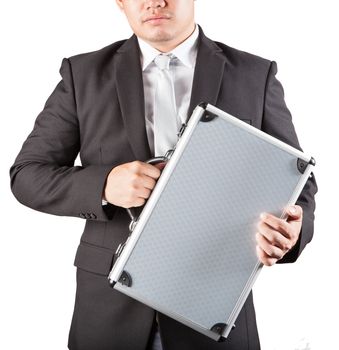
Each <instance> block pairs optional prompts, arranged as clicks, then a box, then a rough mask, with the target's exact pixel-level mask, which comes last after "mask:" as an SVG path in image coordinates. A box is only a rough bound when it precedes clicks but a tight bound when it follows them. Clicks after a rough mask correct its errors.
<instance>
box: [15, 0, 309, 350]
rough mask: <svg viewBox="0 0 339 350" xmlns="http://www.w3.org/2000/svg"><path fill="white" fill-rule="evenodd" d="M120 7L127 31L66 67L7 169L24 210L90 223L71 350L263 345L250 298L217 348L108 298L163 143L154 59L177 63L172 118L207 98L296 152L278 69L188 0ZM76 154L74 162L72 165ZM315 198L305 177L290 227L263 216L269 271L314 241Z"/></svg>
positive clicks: (263, 254)
mask: <svg viewBox="0 0 339 350" xmlns="http://www.w3.org/2000/svg"><path fill="white" fill-rule="evenodd" d="M116 1H117V3H118V6H119V7H120V8H121V10H122V11H123V12H124V13H125V14H126V16H127V19H128V21H129V23H130V25H131V28H132V30H133V31H134V33H135V35H133V36H132V37H131V38H130V39H128V40H123V41H119V42H116V43H114V44H112V45H110V46H108V47H105V48H103V49H101V50H99V51H96V52H91V53H87V54H82V55H77V56H74V57H71V58H69V59H64V60H63V62H62V66H61V69H60V73H61V76H62V80H61V81H60V83H59V84H58V85H57V87H56V88H55V90H54V92H53V93H52V95H51V96H50V97H49V99H48V100H47V102H46V105H45V107H44V110H43V111H42V112H41V113H40V115H39V116H38V118H37V120H36V123H35V126H34V129H33V131H32V133H31V134H30V135H29V136H28V138H27V140H26V141H25V143H24V145H23V147H22V150H21V151H20V153H19V155H18V157H17V159H16V161H15V163H14V165H13V166H12V168H11V186H12V191H13V193H14V195H15V196H16V198H17V199H18V200H19V201H20V202H21V203H23V204H25V205H27V206H29V207H31V208H34V209H36V210H40V211H43V212H46V213H50V214H55V215H67V216H76V217H81V218H83V219H86V226H85V230H84V233H83V235H82V237H81V242H80V245H79V247H78V250H77V254H76V258H75V265H76V266H77V268H78V269H77V294H76V301H75V308H74V315H73V319H72V325H71V330H70V335H69V348H70V349H71V350H105V349H124V350H129V349H131V350H132V349H133V350H144V349H152V348H153V349H159V348H160V349H161V347H162V348H163V349H166V350H167V349H168V350H172V349H173V350H174V349H175V350H184V349H185V350H186V349H192V350H193V349H225V350H226V349H237V350H241V349H259V348H260V345H259V338H258V333H257V328H256V320H255V312H254V307H253V300H252V294H250V296H249V297H248V299H247V301H246V303H245V305H244V307H243V309H242V311H241V312H240V314H239V316H238V318H237V321H236V328H235V329H234V330H233V331H232V332H231V334H230V336H229V337H228V338H227V340H226V341H225V342H224V343H216V342H214V341H212V340H210V339H209V338H207V337H205V336H203V335H201V334H199V333H197V332H195V331H193V330H191V329H190V328H188V327H186V326H184V325H182V324H180V323H178V322H176V321H174V320H173V319H170V318H169V317H167V316H165V315H162V314H160V313H156V312H155V311H154V310H152V309H150V308H149V307H147V306H145V305H143V304H141V303H139V302H137V301H134V300H132V299H131V298H129V297H127V296H125V295H123V294H121V293H119V292H117V291H115V290H112V289H111V288H110V286H109V284H108V282H107V275H108V273H109V271H110V269H111V266H112V260H113V256H114V252H115V250H116V248H117V246H118V245H119V243H121V242H123V241H124V240H125V239H126V237H127V235H128V223H129V217H128V215H127V213H126V210H125V208H128V207H140V206H142V205H143V204H144V203H145V201H146V199H147V198H148V197H149V196H150V194H151V192H152V189H153V188H154V186H155V184H156V180H157V179H158V178H159V176H160V169H159V168H157V167H156V166H153V165H150V164H146V163H145V160H147V159H149V158H151V157H152V156H153V155H154V154H155V153H156V149H157V147H158V146H159V145H160V146H162V144H161V142H162V140H161V138H160V140H159V137H158V138H156V137H157V136H158V135H159V134H157V130H156V128H154V124H155V123H156V122H157V120H158V119H157V118H161V116H160V115H157V114H156V108H155V105H156V101H154V96H155V95H156V92H155V91H154V86H153V85H154V84H155V82H156V80H157V74H158V73H157V71H156V69H157V68H156V67H155V65H154V62H155V59H152V55H153V56H159V55H160V56H161V55H165V54H170V55H171V57H172V58H174V62H175V64H174V65H173V66H174V68H173V72H174V73H173V72H172V79H173V84H174V91H175V98H176V106H175V107H176V110H177V111H178V115H177V118H178V120H179V121H180V118H185V117H187V116H188V115H190V114H191V112H192V110H193V108H194V107H195V106H196V105H197V104H198V103H199V102H201V101H206V102H209V103H211V104H214V105H216V106H217V107H219V108H221V109H223V110H225V111H227V112H228V113H230V114H232V115H234V116H238V117H240V118H241V119H245V120H247V121H248V122H250V123H251V124H252V125H253V126H254V127H256V128H259V129H262V130H263V131H265V132H267V133H269V134H271V135H273V136H274V137H277V138H279V139H280V140H282V141H284V142H287V143H289V144H290V145H292V146H294V147H296V148H300V147H299V144H298V140H297V136H296V134H295V131H294V127H293V124H292V120H291V116H290V113H289V111H288V109H287V107H286V105H285V102H284V94H283V89H282V86H281V84H280V83H279V82H278V81H277V79H276V78H275V74H276V72H277V66H276V63H275V62H271V61H268V60H265V59H262V58H260V57H257V56H254V55H251V54H248V53H245V52H241V51H238V50H235V49H233V48H230V47H228V46H226V45H224V44H222V43H218V42H214V41H212V40H210V39H208V38H207V37H206V36H205V35H204V33H203V32H202V30H201V28H198V26H196V25H195V21H194V0H167V1H165V0H148V1H146V0H116ZM150 57H151V59H150ZM157 143H158V144H157ZM79 152H80V158H81V162H82V166H74V160H75V158H76V157H77V155H78V153H79ZM315 193H316V184H315V181H314V179H313V178H310V179H309V180H308V182H307V184H306V186H305V188H304V190H303V191H302V194H301V195H300V197H299V199H298V202H297V205H295V206H292V207H290V208H288V213H289V217H288V219H287V221H282V220H280V219H279V218H276V217H274V216H272V215H270V214H263V215H262V217H261V218H260V222H259V224H258V232H257V235H256V239H257V252H258V257H259V259H260V260H261V261H262V262H263V263H264V264H265V265H273V264H274V263H276V262H279V263H285V262H294V261H295V260H296V259H297V257H298V256H299V255H300V253H301V251H302V250H303V248H304V247H305V245H306V244H307V243H308V242H309V241H310V240H311V238H312V235H313V220H314V208H315V204H314V195H315ZM103 201H104V202H103ZM159 330H160V334H161V343H162V345H161V344H160V342H159V338H157V337H158V336H159Z"/></svg>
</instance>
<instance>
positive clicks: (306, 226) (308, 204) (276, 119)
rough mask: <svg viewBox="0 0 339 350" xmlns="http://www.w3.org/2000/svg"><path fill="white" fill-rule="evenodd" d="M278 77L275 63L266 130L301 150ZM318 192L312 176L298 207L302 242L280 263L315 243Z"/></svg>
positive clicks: (269, 78)
mask: <svg viewBox="0 0 339 350" xmlns="http://www.w3.org/2000/svg"><path fill="white" fill-rule="evenodd" d="M276 73H277V64H276V63H275V62H272V63H271V66H270V70H269V73H268V76H267V82H266V91H265V101H264V114H263V124H262V130H263V131H265V132H266V133H268V134H270V135H272V136H274V137H276V138H278V139H280V140H281V141H283V142H286V143H288V144H290V145H291V146H293V147H295V148H297V149H299V150H301V148H300V145H299V142H298V138H297V135H296V132H295V129H294V126H293V123H292V117H291V114H290V112H289V110H288V108H287V106H286V104H285V100H284V90H283V87H282V85H281V83H280V82H279V81H278V80H277V79H276V77H275V76H276ZM316 192H317V184H316V181H315V178H314V175H313V174H312V175H311V177H310V178H309V179H308V180H307V182H306V185H305V187H304V189H303V190H302V192H301V194H300V196H299V198H298V200H297V202H296V204H297V205H300V206H301V207H302V208H303V221H302V229H301V234H300V236H299V240H298V242H297V244H296V245H295V246H294V247H293V249H292V250H291V251H290V252H288V253H287V254H286V255H285V256H284V257H283V259H281V260H280V261H278V262H279V263H290V262H294V261H296V260H297V258H298V257H299V255H300V254H301V252H302V250H303V249H304V248H305V246H306V244H307V243H309V242H310V241H311V239H312V237H313V231H314V210H315V201H314V196H315V194H316Z"/></svg>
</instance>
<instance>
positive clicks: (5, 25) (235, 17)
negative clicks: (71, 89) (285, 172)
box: [0, 0, 339, 350]
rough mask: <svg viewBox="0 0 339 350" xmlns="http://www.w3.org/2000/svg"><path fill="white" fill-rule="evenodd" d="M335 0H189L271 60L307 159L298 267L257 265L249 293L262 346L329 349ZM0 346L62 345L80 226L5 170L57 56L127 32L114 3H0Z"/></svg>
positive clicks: (209, 29)
mask: <svg viewBox="0 0 339 350" xmlns="http://www.w3.org/2000/svg"><path fill="white" fill-rule="evenodd" d="M335 3H336V1H334V0H333V1H330V0H323V1H321V2H320V1H314V0H299V1H295V0H294V1H292V0H277V1H274V0H259V1H253V0H247V1H246V0H237V1H232V2H231V1H223V0H208V1H203V0H198V1H197V3H196V10H197V22H198V23H200V24H201V25H202V26H203V28H204V30H205V34H207V35H208V36H210V37H211V38H213V39H215V40H219V41H222V42H225V43H226V44H228V45H230V46H234V47H236V48H239V49H241V50H245V51H249V52H252V53H255V54H257V55H260V56H263V57H266V58H269V59H272V60H276V61H277V62H278V67H279V74H278V78H279V79H280V80H281V81H282V83H283V85H284V88H285V92H286V95H285V97H286V101H287V104H288V106H289V108H290V109H291V111H292V114H293V116H294V123H295V126H296V129H297V131H298V134H299V139H300V142H301V144H302V147H303V148H304V150H305V151H308V153H311V154H312V155H313V156H314V157H315V158H316V160H317V168H316V178H317V181H318V185H319V188H320V192H319V194H318V195H317V211H316V229H315V236H314V239H313V242H312V244H310V245H309V246H308V247H307V248H306V250H305V251H304V253H303V254H302V256H301V257H300V259H299V260H298V262H297V263H295V264H292V265H289V266H287V265H284V266H274V267H271V268H267V269H265V270H264V271H263V273H262V274H261V275H260V276H259V280H258V282H257V284H256V286H255V290H254V297H255V305H256V311H257V318H258V327H259V332H260V338H261V342H262V349H263V350H289V349H292V350H295V349H314V350H321V349H334V348H338V346H339V345H338V343H339V342H338V340H337V334H338V330H337V328H338V326H339V323H338V321H337V320H338V314H339V307H338V295H339V290H338V286H337V284H336V285H335V282H336V280H338V262H337V255H338V253H337V246H338V243H339V239H338V235H339V232H338V228H337V225H336V223H337V219H338V218H337V215H338V214H337V207H338V205H337V200H338V196H339V191H338V181H335V180H336V176H337V174H336V173H337V171H336V170H337V169H338V133H339V122H338V119H339V115H338V112H339V108H338V81H339V74H338V62H339V50H338V36H336V34H335V33H336V32H338V31H339V26H338V24H336V23H338V12H337V11H336V10H335ZM0 13H1V20H0V26H1V28H0V29H1V30H0V33H1V54H0V59H1V65H0V67H1V72H0V78H1V84H0V89H1V91H0V101H1V130H2V132H1V138H0V142H1V148H0V149H1V172H0V176H1V192H0V193H1V197H0V199H1V213H2V217H3V219H2V224H1V240H0V242H1V246H0V249H1V252H0V259H1V260H0V267H1V279H0V283H1V289H0V293H1V297H0V303H1V305H0V322H1V324H0V329H1V337H0V348H1V349H4V350H10V349H21V348H24V349H34V350H45V349H49V350H54V349H55V350H60V349H66V344H67V336H68V329H69V324H70V321H71V315H72V311H73V310H72V309H73V301H74V293H75V268H74V267H72V263H73V258H74V253H75V250H76V248H77V244H78V242H79V239H80V234H81V232H82V227H83V224H84V222H83V220H80V219H76V218H66V217H65V218H61V217H55V216H51V215H45V214H42V213H38V212H36V211H33V210H31V209H28V208H26V207H23V206H22V205H20V204H19V203H18V202H16V200H15V199H14V197H13V196H12V194H11V193H10V190H9V176H8V170H9V167H10V165H11V164H12V163H13V162H14V159H15V156H16V155H17V153H18V152H19V150H20V147H21V144H22V142H23V141H24V139H25V138H26V137H27V135H28V133H29V132H30V131H31V129H32V127H33V122H34V120H35V118H36V116H37V114H38V113H39V112H40V110H41V109H42V108H43V105H44V103H45V101H46V99H47V97H48V96H49V95H50V93H51V92H52V90H53V89H54V87H55V85H56V84H57V82H58V81H59V79H60V77H59V74H58V70H59V67H60V64H61V60H62V58H63V57H69V56H72V55H75V54H77V53H82V52H87V51H93V50H96V49H99V48H101V47H103V46H106V45H108V44H110V43H111V42H113V41H116V40H119V39H121V38H126V37H128V36H129V35H130V30H129V28H128V26H127V23H126V22H125V19H124V17H123V15H122V14H121V13H120V12H119V11H118V9H117V7H116V4H115V1H114V0H101V1H90V0H58V1H50V0H44V1H42V0H30V1H23V0H16V1H11V2H6V3H5V2H2V3H1V9H0Z"/></svg>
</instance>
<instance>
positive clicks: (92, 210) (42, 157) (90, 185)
mask: <svg viewBox="0 0 339 350" xmlns="http://www.w3.org/2000/svg"><path fill="white" fill-rule="evenodd" d="M60 74H61V76H62V80H61V81H60V82H59V84H58V85H57V86H56V88H55V90H54V91H53V93H52V94H51V96H50V97H49V98H48V100H47V102H46V104H45V107H44V109H43V111H42V112H41V113H40V114H39V115H38V117H37V119H36V121H35V125H34V128H33V131H32V132H31V133H30V135H29V136H28V138H27V139H26V141H25V142H24V144H23V146H22V149H21V151H20V152H19V154H18V156H17V158H16V160H15V163H14V164H13V166H12V167H11V169H10V177H11V189H12V192H13V194H14V196H15V197H16V198H17V199H18V201H19V202H21V203H22V204H24V205H26V206H28V207H30V208H32V209H35V210H39V211H42V212H45V213H49V214H55V215H65V216H74V217H81V218H84V219H89V220H101V221H105V220H108V219H109V218H110V214H112V213H106V211H105V210H107V209H104V208H103V207H102V205H101V199H102V192H103V189H104V185H105V181H106V177H107V175H108V173H109V172H110V170H111V169H112V166H103V165H100V164H99V165H88V166H74V161H75V159H76V157H77V155H78V153H79V150H80V131H79V122H78V118H77V108H76V100H75V94H74V87H73V80H72V71H71V66H70V62H69V60H68V59H64V60H63V61H62V65H61V68H60ZM110 209H112V206H110Z"/></svg>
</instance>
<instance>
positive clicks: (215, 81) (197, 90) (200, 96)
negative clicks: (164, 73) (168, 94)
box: [188, 27, 227, 117]
mask: <svg viewBox="0 0 339 350" xmlns="http://www.w3.org/2000/svg"><path fill="white" fill-rule="evenodd" d="M199 30H200V35H199V39H198V40H199V42H198V54H197V61H196V65H195V71H194V78H193V85H192V94H191V100H190V106H189V109H188V116H189V117H190V116H191V114H192V112H193V110H194V108H195V107H196V106H197V105H198V104H199V103H200V102H207V103H210V104H213V105H215V104H216V103H217V99H218V95H219V90H220V86H221V82H222V79H223V74H224V69H225V63H226V62H227V59H226V58H225V56H224V54H223V52H222V50H221V49H220V48H219V47H218V46H217V45H216V44H215V43H214V42H213V41H212V40H210V39H208V38H207V37H206V36H205V35H204V33H203V31H202V29H201V28H200V27H199Z"/></svg>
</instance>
